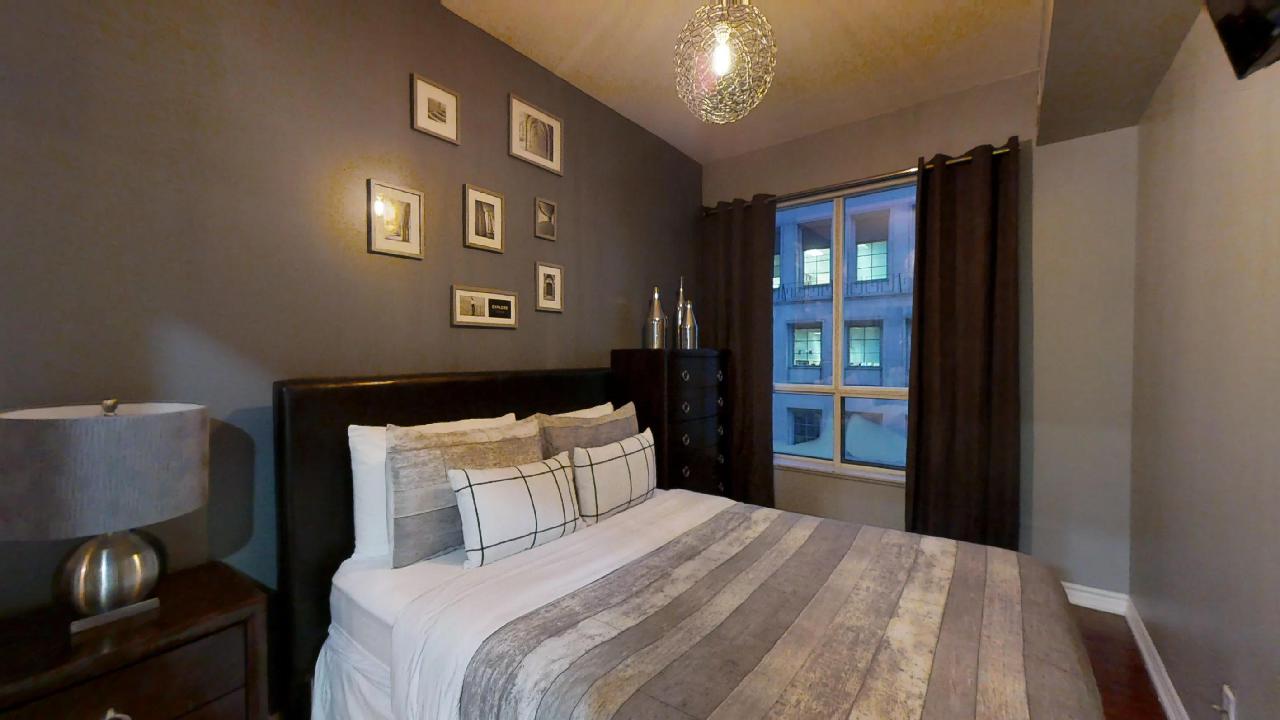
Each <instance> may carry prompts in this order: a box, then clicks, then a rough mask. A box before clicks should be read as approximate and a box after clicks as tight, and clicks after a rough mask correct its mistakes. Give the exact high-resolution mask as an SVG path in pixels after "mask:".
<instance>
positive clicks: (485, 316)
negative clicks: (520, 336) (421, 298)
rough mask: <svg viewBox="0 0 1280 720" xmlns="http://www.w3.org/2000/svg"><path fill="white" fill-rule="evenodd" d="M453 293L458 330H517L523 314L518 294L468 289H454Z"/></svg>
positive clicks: (484, 289)
mask: <svg viewBox="0 0 1280 720" xmlns="http://www.w3.org/2000/svg"><path fill="white" fill-rule="evenodd" d="M451 291H452V293H453V302H452V303H451V304H452V306H453V312H452V315H453V318H452V324H453V325H454V326H455V327H488V328H508V329H515V327H516V321H517V319H518V317H517V313H518V311H519V308H518V307H517V300H518V298H517V296H516V293H514V292H509V291H507V290H493V289H491V288H478V287H468V286H466V285H454V286H453V287H452V288H451Z"/></svg>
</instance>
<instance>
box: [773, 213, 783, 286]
mask: <svg viewBox="0 0 1280 720" xmlns="http://www.w3.org/2000/svg"><path fill="white" fill-rule="evenodd" d="M780 287H782V228H778V231H777V232H776V233H774V235H773V289H774V290H777V289H778V288H780Z"/></svg>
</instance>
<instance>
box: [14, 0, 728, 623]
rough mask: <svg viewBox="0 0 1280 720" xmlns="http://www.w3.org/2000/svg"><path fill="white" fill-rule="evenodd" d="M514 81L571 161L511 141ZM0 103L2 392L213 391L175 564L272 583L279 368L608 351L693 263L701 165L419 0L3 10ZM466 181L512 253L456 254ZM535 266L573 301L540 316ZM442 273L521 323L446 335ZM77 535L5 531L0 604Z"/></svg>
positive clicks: (485, 360)
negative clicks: (451, 105) (379, 243)
mask: <svg viewBox="0 0 1280 720" xmlns="http://www.w3.org/2000/svg"><path fill="white" fill-rule="evenodd" d="M411 72H418V73H421V74H423V75H426V76H427V77H430V78H432V79H434V80H436V81H437V82H439V83H441V84H443V85H445V86H448V87H450V88H453V89H454V90H456V91H458V92H459V93H460V94H461V98H462V100H461V113H460V118H461V123H462V132H461V136H462V145H461V146H460V147H455V146H453V145H450V144H448V143H446V142H443V141H441V140H437V139H435V138H432V137H429V136H427V135H423V134H420V133H417V132H414V131H413V130H411V129H410V125H409V74H410V73H411ZM509 92H515V93H516V94H518V95H520V96H522V97H524V98H525V99H527V100H529V101H531V102H533V103H535V104H537V105H539V106H541V107H544V108H546V109H547V110H549V111H551V112H553V113H556V114H558V115H560V116H561V117H562V118H563V119H564V121H565V128H566V131H567V134H566V140H567V142H566V147H565V161H564V162H565V175H564V177H563V178H561V177H557V176H555V175H552V174H550V173H547V172H545V171H543V170H541V169H538V168H536V167H534V166H532V165H529V164H526V163H524V162H521V161H518V160H515V159H512V158H510V157H508V155H507V137H506V123H507V94H508V93H509ZM0 97H3V98H4V101H3V102H2V103H0V157H2V158H4V172H3V173H0V308H2V309H0V349H2V350H3V354H4V358H5V359H4V364H3V371H2V372H0V407H11V406H23V405H29V404H57V403H65V402H84V401H90V402H92V401H96V400H98V399H101V398H103V397H105V396H109V395H116V396H120V397H122V398H125V399H130V400H133V399H163V400H180V401H190V402H199V403H205V404H208V405H209V406H210V408H211V410H212V413H213V416H214V417H215V418H217V420H218V421H217V422H216V423H215V424H214V431H213V438H212V445H213V455H212V466H213V467H212V476H213V477H212V480H211V485H212V498H211V501H210V504H209V507H208V509H207V511H205V512H200V513H196V514H195V515H193V516H188V517H185V518H181V519H178V520H176V521H172V522H170V523H166V524H165V525H164V526H162V527H160V528H158V529H157V530H158V534H160V535H161V536H162V537H163V538H164V539H165V540H166V541H167V545H168V547H169V551H170V552H171V554H172V555H173V557H172V560H173V562H174V564H175V565H182V564H188V563H192V562H197V561H199V560H201V559H202V558H204V557H206V556H207V555H212V556H214V557H220V558H229V559H230V560H231V561H232V562H233V563H234V564H235V565H237V566H239V567H241V568H243V569H245V570H246V571H248V572H250V573H251V574H252V575H253V576H255V577H257V578H258V579H260V580H262V581H265V582H268V583H272V582H274V579H275V572H276V556H275V520H274V492H273V484H274V479H273V475H272V472H273V470H272V460H271V453H272V447H271V408H270V402H271V395H270V388H271V382H272V381H273V380H276V379H280V378H285V377H294V376H311V375H321V374H369V373H401V372H417V371H455V370H467V369H510V368H549V367H583V366H599V365H604V364H607V363H608V350H609V349H610V348H612V347H618V346H632V345H634V344H635V343H636V342H637V341H638V338H639V328H640V321H641V317H642V312H643V308H644V301H645V296H646V288H648V287H649V286H650V285H651V284H653V283H662V284H664V285H666V286H667V287H672V286H673V285H674V283H675V281H676V279H677V277H678V276H679V275H680V274H681V273H683V274H686V275H691V274H692V271H693V267H692V265H693V255H692V252H691V251H692V248H691V242H692V239H693V233H694V225H695V217H696V213H697V210H698V207H699V204H700V194H701V181H702V178H701V168H700V167H699V165H698V164H697V163H695V162H694V161H693V160H691V159H689V158H688V157H686V156H684V155H683V154H681V153H679V152H677V151H676V150H675V149H673V148H672V147H670V146H669V145H667V144H666V143H664V142H662V141H660V140H659V139H657V138H656V137H654V136H653V135H651V134H649V133H648V132H646V131H644V130H642V129H640V128H639V127H638V126H636V125H634V124H633V123H631V122H630V121H628V120H626V119H624V118H622V117H621V116H619V115H617V114H616V113H614V112H612V111H611V110H609V109H607V108H606V107H604V106H603V105H601V104H599V103H598V102H596V101H594V100H592V99H591V98H589V97H587V96H586V95H585V94H583V93H582V92H580V91H578V90H576V89H575V88H573V87H571V86H569V85H568V84H566V83H565V82H564V81H562V80H560V79H558V78H556V77H555V76H553V75H552V74H551V73H549V72H547V71H546V70H544V69H542V68H540V67H538V66H537V65H535V64H534V63H533V62H531V61H529V60H527V59H526V58H524V57H522V56H520V55H519V54H517V53H516V52H515V51H513V50H511V49H510V48H508V47H506V46H505V45H503V44H501V43H499V42H498V41H497V40H495V39H493V38H491V37H489V36H488V35H486V34H484V33H483V32H481V31H480V30H478V29H477V28H475V27H473V26H471V25H469V24H467V23H466V22H464V21H462V20H461V19H459V18H457V17H456V16H454V15H453V14H451V13H449V12H448V11H446V10H444V9H443V8H442V7H440V5H439V4H438V3H437V2H434V1H429V0H403V1H402V2H382V3H356V2H349V3H340V2H323V3H301V4H296V5H295V4H276V3H272V4H267V3H242V2H216V3H212V2H194V1H184V2H172V3H142V2H128V3H109V4H108V3H82V2H71V1H66V2H62V1H59V2H46V3H16V4H10V5H9V6H8V7H7V9H6V12H5V22H4V23H2V24H0ZM369 177H373V178H378V179H382V180H386V181H390V182H395V183H399V184H403V185H407V186H409V187H413V188H417V189H419V190H422V191H424V192H425V193H426V204H425V205H426V206H425V210H426V216H427V221H426V224H425V227H426V248H427V257H426V260H425V261H422V262H417V261H413V260H403V259H397V258H391V257H386V256H379V255H370V254H367V253H366V251H365V248H366V231H365V223H366V210H365V180H366V178H369ZM468 182H470V183H475V184H478V185H482V186H484V187H488V188H492V189H494V190H498V191H500V192H502V193H504V194H505V195H506V200H507V213H508V225H507V230H508V249H507V252H506V254H505V255H493V254H490V253H487V252H483V251H478V250H470V249H464V248H463V247H462V230H461V214H462V210H461V202H462V201H461V197H462V186H463V184H464V183H468ZM535 196H543V197H548V198H551V199H554V200H556V201H558V202H559V203H560V214H561V221H560V222H561V226H560V238H561V239H560V240H559V241H558V242H555V243H550V242H546V241H543V240H537V239H534V237H533V199H534V197H535ZM535 260H548V261H552V262H556V263H559V264H561V265H564V266H565V268H566V277H565V296H566V303H567V307H568V309H567V311H566V312H565V313H564V314H563V315H555V314H546V313H537V312H533V311H532V293H533V288H534V262H535ZM454 282H459V283H466V284H474V285H484V286H490V287H499V288H509V289H513V290H517V291H519V292H520V293H521V296H522V298H523V299H524V300H525V301H526V302H525V303H524V307H523V309H522V310H521V317H520V329H519V330H517V331H515V332H511V331H499V330H474V329H469V330H463V329H451V328H450V327H449V325H448V292H449V291H448V288H449V285H450V283H454ZM69 547H70V544H69V543H67V542H59V543H9V544H4V545H0V576H3V577H6V578H9V579H10V581H9V582H6V583H4V588H3V589H0V612H3V611H5V610H12V609H14V608H17V607H20V606H25V605H30V604H33V603H38V602H41V601H43V600H44V599H45V598H46V597H47V595H48V589H49V578H50V577H51V574H52V568H53V567H54V565H55V563H56V561H57V559H58V557H59V556H60V555H61V554H62V553H63V552H65V551H66V550H67V549H68V548H69ZM15 578H21V579H22V580H21V581H20V582H13V579H15Z"/></svg>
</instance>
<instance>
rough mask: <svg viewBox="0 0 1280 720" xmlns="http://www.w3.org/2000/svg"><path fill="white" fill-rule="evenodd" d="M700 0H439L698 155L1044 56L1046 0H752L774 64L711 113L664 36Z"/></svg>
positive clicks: (804, 128) (847, 116)
mask: <svg viewBox="0 0 1280 720" xmlns="http://www.w3.org/2000/svg"><path fill="white" fill-rule="evenodd" d="M703 1H705V0H646V1H645V2H623V1H622V0H613V1H612V2H601V1H600V0H539V1H538V2H529V1H528V0H443V4H444V6H445V7H447V8H448V9H449V10H451V11H453V12H454V13H455V14H457V15H459V16H461V17H463V18H464V19H466V20H468V21H469V22H471V23H472V24H474V25H477V26H479V27H480V28H482V29H483V30H485V31H486V32H488V33H489V34H490V35H493V36H494V37H496V38H498V39H499V40H501V41H503V42H504V43H506V44H508V45H510V46H511V47H513V48H515V49H516V50H518V51H519V52H521V53H523V54H524V55H526V56H528V57H530V58H532V59H533V60H534V61H535V62H537V63H538V64H540V65H542V66H543V67H546V68H548V69H549V70H551V71H552V72H554V73H555V74H557V75H559V76H560V77H562V78H564V79H565V80H567V81H569V82H570V83H572V84H573V85H575V86H577V87H578V88H581V89H582V90H584V91H585V92H587V93H588V94H590V95H592V96H593V97H595V98H596V99H598V100H600V101H601V102H603V103H605V104H606V105H608V106H610V107H612V108H613V109H615V110H617V111H618V112H619V113H621V114H622V115H624V116H626V117H628V118H630V119H631V120H633V121H635V122H636V123H638V124H639V125H641V126H642V127H645V128H647V129H648V130H650V131H651V132H653V133H654V134H656V135H658V136H659V137H661V138H663V139H664V140H666V141H667V142H669V143H671V144H672V145H675V146H676V147H677V148H679V149H681V150H682V151H684V152H685V153H686V154H688V155H689V156H690V157H693V158H694V159H696V160H699V161H701V162H708V161H712V160H718V159H721V158H726V157H732V156H734V155H739V154H742V153H745V152H749V151H751V150H755V149H758V148H762V147H767V146H770V145H775V144H777V143H780V142H785V141H787V140H792V139H795V138H797V137H803V136H805V135H811V134H813V133H816V132H820V131H822V130H827V129H830V128H833V127H837V126H840V125H844V124H846V123H850V122H854V121H856V120H863V119H866V118H870V117H874V116H876V115H881V114H884V113H886V112H890V111H893V110H899V109H902V108H905V107H910V106H912V105H915V104H917V103H920V102H923V101H926V100H929V99H932V98H937V97H940V96H943V95H947V94H949V93H954V92H958V91H961V90H966V89H969V88H972V87H977V86H979V85H986V84H988V83H991V82H995V81H997V80H1002V79H1004V78H1009V77H1013V76H1015V75H1021V74H1024V73H1028V72H1034V71H1036V70H1037V69H1038V68H1039V64H1040V63H1039V61H1040V50H1041V47H1040V41H1041V34H1042V32H1041V30H1042V13H1043V11H1044V0H857V1H856V2H850V0H756V2H755V5H756V6H757V7H759V8H760V9H761V10H762V11H763V12H764V13H765V15H766V16H767V17H768V18H769V22H770V24H772V25H773V29H774V36H775V39H776V41H777V45H778V65H777V70H776V73H775V76H774V81H773V86H772V87H771V89H770V90H769V94H768V95H767V96H766V97H765V99H764V100H763V101H762V102H761V103H760V105H759V106H758V107H757V108H756V109H755V110H753V111H752V113H751V114H750V115H748V116H747V117H746V118H745V119H743V120H741V121H739V122H737V123H734V124H732V125H706V124H703V123H702V122H701V121H699V120H698V119H697V118H695V117H694V116H693V115H692V114H691V113H690V112H689V110H688V109H687V108H686V107H685V106H684V104H683V103H682V102H681V101H680V99H679V98H678V97H676V92H675V83H674V80H673V79H672V49H673V47H674V45H675V39H676V36H677V35H678V34H679V33H680V29H681V28H682V27H683V26H684V23H685V22H686V21H687V20H688V19H689V17H690V16H691V15H692V14H693V11H694V9H695V8H697V6H698V5H699V4H700V3H701V2H703Z"/></svg>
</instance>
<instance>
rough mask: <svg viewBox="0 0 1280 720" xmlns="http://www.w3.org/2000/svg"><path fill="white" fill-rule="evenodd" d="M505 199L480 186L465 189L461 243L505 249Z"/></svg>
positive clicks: (492, 250) (477, 246) (470, 246)
mask: <svg viewBox="0 0 1280 720" xmlns="http://www.w3.org/2000/svg"><path fill="white" fill-rule="evenodd" d="M505 203H506V199H505V198H504V197H503V196H502V193H500V192H494V191H493V190H486V189H484V188H482V187H480V186H478V185H464V186H463V188H462V215H463V216H462V244H463V245H465V246H466V247H469V248H476V249H477V250H488V251H489V252H495V253H501V252H504V251H505V249H506V235H507V215H506V209H505V207H504V205H505Z"/></svg>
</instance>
